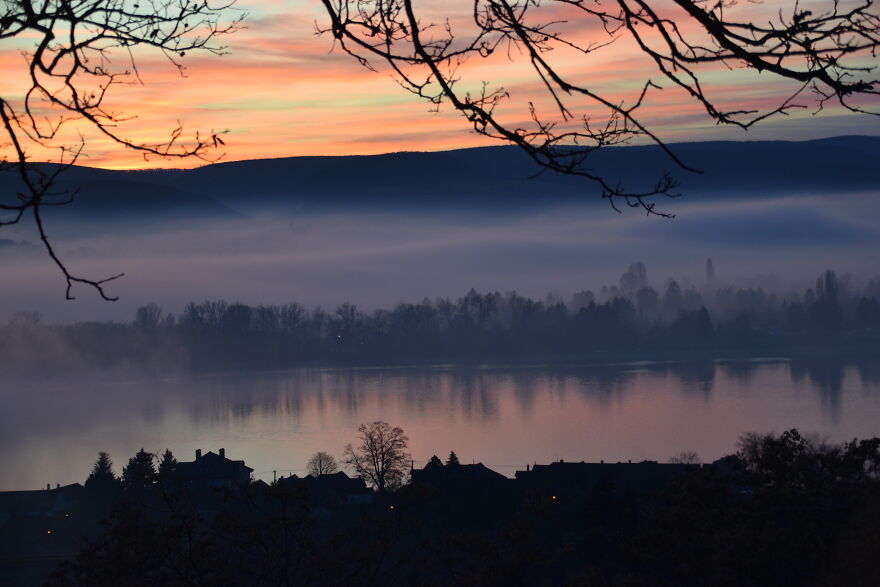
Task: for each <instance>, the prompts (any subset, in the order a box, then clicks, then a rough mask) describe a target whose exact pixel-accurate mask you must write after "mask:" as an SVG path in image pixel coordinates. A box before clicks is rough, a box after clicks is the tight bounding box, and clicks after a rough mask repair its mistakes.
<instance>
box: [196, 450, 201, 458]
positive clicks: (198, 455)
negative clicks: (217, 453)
mask: <svg viewBox="0 0 880 587" xmlns="http://www.w3.org/2000/svg"><path fill="white" fill-rule="evenodd" d="M200 458H202V449H200V448H197V449H196V460H199V459H200Z"/></svg>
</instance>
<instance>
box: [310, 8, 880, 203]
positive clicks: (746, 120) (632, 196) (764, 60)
mask: <svg viewBox="0 0 880 587" xmlns="http://www.w3.org/2000/svg"><path fill="white" fill-rule="evenodd" d="M321 1H322V3H323V5H324V8H325V9H326V11H327V14H328V16H329V18H330V25H329V27H324V28H322V27H318V32H319V33H329V34H331V35H332V36H333V38H334V40H335V43H336V44H337V45H338V47H339V48H340V49H341V50H342V51H344V52H346V53H348V54H349V55H351V56H352V57H354V58H355V59H356V60H357V61H358V62H359V63H361V64H362V65H364V66H365V67H368V68H370V69H374V70H375V69H377V66H376V65H374V63H373V62H374V61H378V62H384V63H385V65H386V66H388V67H389V68H390V70H391V72H392V73H393V74H394V76H395V80H396V81H397V83H398V84H400V85H401V86H402V87H403V88H404V89H406V90H407V91H409V92H412V93H413V94H415V95H417V96H419V97H420V98H423V99H425V100H426V101H428V102H429V103H430V104H431V105H432V108H434V109H437V108H439V107H440V106H441V105H442V104H450V105H451V106H452V107H453V108H454V109H455V110H457V111H459V112H460V113H462V114H463V115H464V116H465V118H466V119H467V120H468V122H469V123H470V125H471V128H472V129H473V130H474V131H475V132H476V133H478V134H481V135H484V136H487V137H490V138H495V139H499V140H503V141H507V142H509V143H512V144H515V145H518V146H519V147H521V148H522V149H523V150H524V151H525V152H526V153H527V154H528V155H529V156H530V157H531V158H532V159H533V160H534V161H536V162H537V163H538V164H539V165H541V166H542V167H543V168H545V169H549V170H552V171H556V172H559V173H564V174H569V175H575V176H580V177H584V178H585V179H587V180H589V181H591V182H593V183H594V184H596V185H598V186H599V188H600V190H601V195H602V197H604V198H607V199H608V200H609V201H610V202H611V204H612V206H615V209H616V205H615V202H624V203H625V204H626V205H628V206H630V207H637V208H641V209H642V210H644V211H645V212H647V213H648V214H655V215H660V216H670V214H667V213H664V212H660V211H658V210H657V209H656V208H655V204H656V203H655V201H654V200H655V198H656V197H657V196H666V197H675V196H676V195H677V194H676V193H675V192H674V190H675V188H676V186H677V183H676V181H674V180H673V179H672V177H671V176H670V175H669V173H668V172H664V173H663V174H662V175H661V176H660V177H659V178H658V180H657V181H656V183H655V185H653V186H651V187H648V188H647V189H642V190H633V189H630V188H629V187H627V186H624V185H623V184H622V183H621V181H620V180H619V179H611V178H607V177H605V176H604V175H603V174H601V173H599V172H597V171H595V170H593V169H592V168H590V167H589V166H588V163H589V157H590V155H591V154H593V153H594V152H595V151H596V150H598V149H601V148H603V147H607V146H612V145H619V144H623V143H627V142H629V141H631V140H632V139H636V138H641V139H647V140H649V141H651V142H653V143H654V144H656V145H658V146H659V147H660V148H661V149H663V151H665V152H666V154H667V155H668V156H669V158H670V160H671V162H672V163H673V164H674V165H675V166H676V167H678V168H680V169H683V170H686V171H690V172H699V171H698V170H696V169H692V168H691V167H689V166H688V165H687V164H686V163H685V162H683V161H681V160H680V159H679V158H678V157H676V155H675V154H674V153H673V152H672V151H671V150H670V149H669V148H668V147H667V146H666V145H665V144H664V142H663V140H662V139H661V138H660V137H659V136H658V135H657V134H655V133H654V132H653V131H652V130H651V129H650V126H649V125H648V124H646V123H645V122H643V121H642V119H641V118H640V113H641V109H642V107H643V106H644V105H645V103H646V101H647V97H648V94H649V92H651V91H652V90H658V89H661V86H660V85H659V83H658V82H657V81H655V80H654V79H650V78H649V79H645V80H644V81H643V82H642V84H641V91H640V92H639V93H638V95H637V96H636V97H635V98H634V99H633V98H630V99H629V100H626V99H620V98H618V97H610V96H606V95H605V94H604V93H600V92H599V91H597V90H594V89H593V88H592V85H598V84H599V82H601V81H602V80H599V79H596V80H587V82H583V81H579V80H574V79H572V78H571V77H570V76H569V77H567V76H566V75H564V74H562V73H561V70H560V69H559V68H558V66H557V65H556V64H554V63H553V62H552V61H551V57H552V51H553V50H554V49H559V48H564V49H566V50H574V51H576V52H577V53H578V54H580V55H581V56H582V57H583V58H586V57H588V56H590V55H591V54H593V53H595V52H597V51H599V50H602V49H604V48H606V47H608V46H609V45H612V44H614V43H615V42H617V41H618V40H620V39H621V38H624V37H629V38H630V39H631V40H632V41H634V42H635V44H636V46H637V47H638V48H639V49H640V50H641V51H642V53H643V54H644V56H645V57H646V58H647V59H649V60H650V62H653V63H654V65H655V66H656V68H657V70H658V71H659V73H660V74H661V77H662V78H665V79H667V80H669V81H670V82H672V84H673V85H674V86H677V87H679V88H681V89H683V90H684V91H685V92H686V93H687V95H689V96H690V97H691V98H692V99H694V100H696V101H697V102H698V103H699V104H701V105H702V106H703V108H704V109H705V111H706V113H707V114H708V116H709V117H710V118H712V119H714V120H715V121H716V122H717V123H719V124H728V125H735V126H738V127H740V128H744V129H747V128H750V127H751V126H753V125H754V124H756V123H758V122H760V121H763V120H765V119H767V118H769V117H771V116H774V115H777V114H783V115H784V114H788V113H789V112H791V111H792V110H794V109H797V108H804V107H806V105H805V104H803V103H801V102H800V101H799V100H800V99H801V98H803V96H804V94H805V93H807V91H808V90H811V91H812V93H813V95H814V97H815V105H816V107H817V108H818V109H821V108H822V107H824V105H825V104H826V103H827V102H829V101H831V100H835V101H837V102H838V103H839V104H840V105H841V106H843V107H844V108H846V109H848V110H850V111H853V112H865V110H864V109H863V108H861V107H859V106H857V105H855V104H854V103H852V102H851V100H850V99H851V98H853V97H855V96H861V97H865V96H876V95H877V94H878V93H880V87H878V86H880V82H878V80H877V79H876V78H873V77H871V75H872V74H873V70H874V68H875V67H874V65H870V66H865V65H863V64H860V63H862V62H863V61H864V60H865V59H867V60H871V61H873V60H876V56H877V49H878V46H880V16H878V13H877V10H876V7H875V5H874V2H873V0H857V1H856V2H847V3H844V2H842V1H841V0H827V1H825V2H824V3H823V5H822V11H821V12H818V11H815V10H816V9H815V8H814V9H813V11H811V10H807V9H804V8H802V7H801V5H800V3H799V2H795V3H794V4H793V5H789V6H787V7H786V8H787V10H782V11H780V12H779V14H778V16H777V17H776V18H775V19H771V20H770V21H768V22H766V23H764V22H760V23H759V22H751V21H747V20H746V21H744V20H736V19H735V18H734V17H731V16H729V15H730V13H735V12H736V7H737V2H736V0H711V1H709V0H671V1H670V2H667V3H662V2H656V1H652V0H610V1H607V2H602V1H601V0H474V1H473V3H472V11H471V16H470V19H469V22H468V23H467V24H460V26H459V27H458V29H456V30H453V27H452V25H451V24H450V22H449V21H446V22H435V21H426V20H424V19H422V18H420V16H419V15H418V14H417V13H416V9H415V7H414V6H413V2H412V0H321ZM845 4H846V6H848V7H846V8H845V7H844V5H845ZM815 5H816V3H811V6H815ZM542 8H545V9H547V10H542ZM554 9H566V10H567V11H568V13H569V14H571V15H572V17H573V18H574V19H576V24H577V25H578V27H579V28H578V30H582V31H595V32H594V33H591V34H593V37H594V38H592V39H590V40H588V41H581V40H579V39H578V38H575V35H573V34H572V33H570V32H566V30H567V29H568V30H569V31H570V30H571V28H572V27H571V23H567V22H566V21H564V20H560V18H559V16H558V15H559V10H554ZM668 14H672V16H669V15H668ZM564 25H569V26H568V27H566V26H564ZM596 25H598V26H596ZM462 28H464V29H466V30H465V34H462V33H461V29H462ZM501 50H506V51H507V54H508V56H510V57H511V58H514V55H520V56H522V58H523V59H525V60H527V63H528V65H529V67H530V68H531V70H532V72H533V74H534V76H535V78H536V80H537V81H539V82H540V86H542V87H543V88H544V90H545V91H546V96H547V97H548V98H549V100H550V102H551V103H552V104H553V105H554V106H555V109H556V110H557V111H558V120H547V119H545V118H543V117H541V116H539V115H538V108H537V107H536V106H535V103H534V99H531V98H530V99H529V100H528V110H529V118H530V119H529V121H528V123H527V124H525V125H521V123H520V122H513V123H511V122H508V121H507V120H505V119H503V117H502V116H501V115H500V114H499V112H498V110H497V107H498V105H499V104H500V103H501V102H502V101H503V100H505V99H507V98H509V97H510V94H509V93H508V92H507V91H506V90H504V89H503V88H500V87H499V88H496V89H490V87H489V84H488V83H487V82H485V81H484V82H483V84H482V88H483V89H482V91H480V92H479V93H476V94H474V93H471V92H468V91H463V90H461V89H460V87H461V84H460V83H459V82H460V81H461V77H460V76H461V72H462V69H463V66H464V64H465V63H466V62H467V61H468V60H470V59H487V58H490V57H491V56H492V55H493V54H495V53H496V52H498V51H501ZM860 59H861V60H862V61H859V60H860ZM719 64H721V65H724V66H726V67H728V68H730V69H735V68H748V69H751V70H754V71H757V72H766V73H769V74H772V75H773V76H775V77H777V78H784V79H787V80H792V81H793V82H796V83H797V84H799V85H798V88H797V89H796V90H795V91H794V92H793V93H791V94H788V95H785V96H783V97H782V98H780V100H779V101H778V103H777V104H776V105H775V106H773V107H771V108H769V109H766V110H763V111H758V110H725V109H723V108H720V107H718V106H717V105H716V101H715V98H714V97H713V96H710V95H709V92H708V91H707V89H706V88H705V87H704V86H703V85H702V84H701V82H700V76H701V74H702V71H703V70H702V69H701V67H703V66H709V67H716V68H717V66H718V65H719ZM586 71H589V70H588V69H587V70H586ZM591 81H592V82H595V83H594V84H591V83H589V82H591ZM584 101H585V102H586V104H587V105H589V106H591V107H592V108H594V109H596V108H598V109H599V111H601V112H603V113H604V114H603V122H601V123H600V124H596V123H595V122H592V121H591V120H590V118H588V117H587V116H585V115H581V116H577V115H575V113H574V104H573V103H576V104H582V103H583V102H584ZM574 123H577V126H575V124H574Z"/></svg>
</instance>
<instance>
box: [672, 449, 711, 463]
mask: <svg viewBox="0 0 880 587" xmlns="http://www.w3.org/2000/svg"><path fill="white" fill-rule="evenodd" d="M669 462H670V463H672V464H674V465H699V464H701V463H702V462H703V459H701V458H700V455H698V454H697V453H696V451H693V450H685V451H682V452H680V453H678V455H676V456H674V457H672V458H671V459H669Z"/></svg>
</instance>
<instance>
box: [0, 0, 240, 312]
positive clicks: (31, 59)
mask: <svg viewBox="0 0 880 587" xmlns="http://www.w3.org/2000/svg"><path fill="white" fill-rule="evenodd" d="M234 1H235V0H221V1H220V2H214V1H211V0H199V1H183V0H136V1H133V2H132V1H127V0H107V1H102V2H96V1H95V0H41V1H40V2H33V1H32V0H5V1H4V2H3V3H2V4H0V41H2V40H7V39H16V41H17V42H24V43H31V49H30V50H26V51H24V52H23V56H24V63H25V66H26V72H27V73H26V77H25V79H26V80H27V81H26V86H25V87H22V88H20V90H19V91H17V92H15V93H14V94H13V95H3V96H0V128H2V131H0V132H2V136H3V138H2V139H0V172H3V173H11V174H14V175H15V176H16V177H17V180H18V181H17V184H18V187H17V193H15V194H14V196H13V195H12V194H8V195H7V194H4V195H0V227H2V226H9V225H12V224H18V223H19V222H21V221H22V220H24V219H25V218H27V217H31V218H32V219H33V221H34V223H35V226H36V230H37V233H38V235H39V238H40V240H41V241H42V243H43V246H44V247H45V249H46V251H47V252H48V254H49V257H50V258H51V259H52V261H53V262H54V263H55V265H56V266H57V267H58V268H59V269H60V270H61V272H62V274H63V275H64V278H65V280H66V282H67V290H66V294H65V295H66V297H67V299H73V296H72V295H71V288H72V287H73V286H74V284H81V285H87V286H91V287H92V288H94V289H95V290H96V291H97V292H98V294H99V295H100V296H101V297H102V298H104V299H105V300H111V301H112V300H115V299H117V298H115V297H112V296H110V295H108V294H107V293H106V292H105V290H104V286H105V284H106V283H107V282H109V281H112V280H114V279H117V278H119V277H121V276H122V274H119V275H113V276H111V277H106V278H103V279H89V278H85V277H81V276H77V275H74V274H73V273H71V272H70V270H69V269H68V268H67V266H66V265H65V263H64V262H63V261H62V260H61V259H60V257H59V256H58V254H57V253H56V251H55V248H54V247H53V245H52V243H51V241H50V239H49V236H48V233H47V230H46V225H45V221H44V218H43V213H42V211H43V208H44V207H45V206H57V205H63V204H66V203H69V202H70V201H71V200H72V199H73V197H74V196H75V193H73V192H72V191H70V190H64V189H59V188H58V187H57V182H56V180H57V178H58V176H59V174H61V173H62V172H64V171H65V170H66V169H68V168H69V167H70V166H71V165H73V164H74V163H75V162H76V161H77V159H78V157H79V156H80V155H81V154H82V153H83V149H84V146H85V138H84V134H83V133H85V132H95V133H97V134H98V135H99V136H102V137H104V138H107V139H109V140H110V141H112V142H113V143H115V144H117V145H119V146H120V147H123V148H127V149H133V150H135V151H138V152H140V153H142V154H143V156H144V157H145V158H146V157H149V156H158V157H173V158H183V157H198V158H202V159H210V158H211V157H212V155H211V153H212V152H214V149H216V148H217V147H219V146H220V145H222V144H223V140H222V139H221V138H220V136H219V135H220V134H222V133H216V132H213V131H212V132H210V133H208V134H199V133H195V134H194V135H193V136H192V137H190V138H188V139H187V138H185V136H184V130H183V127H182V126H178V127H177V128H175V129H173V130H172V131H171V133H170V135H169V136H168V137H166V138H164V139H159V140H156V141H153V142H148V141H142V140H139V139H136V138H132V137H129V136H128V135H126V134H125V131H124V128H125V125H124V122H125V121H126V120H127V119H129V118H130V116H127V115H125V114H121V113H117V112H114V111H112V110H111V109H110V108H109V107H108V106H107V105H106V104H105V102H106V98H107V96H108V95H109V94H110V93H111V90H112V89H113V88H114V87H115V86H117V85H120V84H128V85H132V84H140V83H142V81H141V78H140V76H139V74H138V69H137V66H136V64H135V53H136V52H138V51H140V50H141V49H153V50H155V51H158V52H159V53H161V54H162V55H164V56H165V57H166V58H167V59H168V61H169V62H170V63H171V65H172V66H173V67H176V68H177V69H178V70H179V71H180V73H181V74H183V73H184V70H185V68H184V65H183V59H184V58H185V57H186V55H187V54H189V53H190V52H192V51H207V52H209V53H215V54H219V53H222V52H223V51H224V47H223V45H221V44H218V42H217V37H218V36H220V35H222V34H225V33H229V32H231V31H233V30H235V29H236V28H237V26H238V24H239V22H240V19H241V18H242V15H238V16H237V17H233V18H232V19H231V21H230V22H228V23H226V24H221V18H222V17H223V16H224V14H225V13H226V12H227V11H228V10H229V9H230V8H231V6H232V4H233V3H234ZM71 133H73V136H74V137H75V138H73V139H71ZM70 141H73V142H72V143H71V142H70ZM46 150H48V151H49V152H56V153H57V161H56V162H55V163H54V164H51V163H36V162H32V161H31V159H32V157H33V154H32V151H37V152H38V153H39V156H41V157H43V156H44V153H45V151H46Z"/></svg>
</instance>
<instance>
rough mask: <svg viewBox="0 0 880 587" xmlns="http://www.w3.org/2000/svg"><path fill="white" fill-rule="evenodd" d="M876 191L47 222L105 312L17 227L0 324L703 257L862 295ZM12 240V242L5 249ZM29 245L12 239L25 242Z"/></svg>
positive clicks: (570, 288) (553, 277)
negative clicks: (844, 280)
mask: <svg viewBox="0 0 880 587" xmlns="http://www.w3.org/2000/svg"><path fill="white" fill-rule="evenodd" d="M878 196H880V192H871V193H859V194H853V193H848V194H827V195H824V196H822V195H810V196H803V197H785V198H781V197H775V198H767V199H763V200H762V199H758V198H754V196H753V197H751V198H750V199H749V200H748V201H736V200H731V199H724V200H720V199H719V200H717V201H715V202H714V203H713V202H712V201H711V200H712V199H711V198H708V197H707V198H700V197H699V196H698V195H697V194H688V195H687V196H686V197H684V198H681V199H677V200H666V201H662V202H660V204H661V206H662V207H663V210H664V211H668V212H673V213H675V214H676V215H677V216H676V218H674V219H671V220H670V219H663V218H657V217H645V215H644V213H641V212H639V211H637V210H624V212H623V213H622V214H618V213H616V212H615V211H613V210H612V209H611V208H610V207H603V206H599V205H596V204H595V203H591V204H590V205H585V206H583V207H576V206H575V207H571V206H570V207H559V208H554V209H549V210H544V211H540V212H536V211H531V212H518V213H512V212H505V211H504V210H489V211H483V212H468V213H465V212H455V213H453V212H449V211H446V212H439V211H425V212H413V213H405V214H404V213H380V212H376V213H369V212H335V213H334V212H324V213H300V214H295V213H294V214H289V213H280V212H279V213H277V214H274V215H268V214H264V215H261V216H258V217H243V218H242V219H239V220H222V221H219V220H214V221H191V222H190V221H186V220H185V219H181V220H179V221H177V222H175V223H172V224H169V223H164V224H163V223H150V222H147V221H146V219H139V220H138V221H134V222H130V223H121V222H118V221H109V220H107V221H101V222H95V223H94V224H88V223H83V222H78V221H77V222H73V221H69V220H64V221H61V220H57V221H52V220H51V219H50V223H49V225H48V230H49V231H50V234H51V235H54V237H55V244H56V247H57V249H58V252H59V253H60V255H61V257H62V258H63V259H64V260H65V261H66V262H67V263H68V265H69V267H70V269H71V271H72V272H74V273H75V274H77V275H83V276H86V277H89V278H102V277H106V276H109V275H113V274H115V273H120V272H124V273H125V274H126V275H125V277H123V278H122V279H120V280H118V281H116V282H113V283H111V284H108V286H107V289H108V293H110V294H111V295H118V296H120V298H121V299H120V301H118V302H116V303H107V302H102V301H100V300H99V299H98V297H97V296H96V294H95V293H94V292H93V291H91V290H90V289H88V288H85V287H76V288H75V289H74V291H73V293H74V295H76V296H77V301H75V302H70V301H65V300H64V281H63V278H62V276H61V274H60V273H59V272H58V270H57V269H56V268H55V267H54V266H53V265H52V264H51V262H50V260H49V258H48V257H47V256H46V254H45V252H44V251H43V250H42V249H41V248H40V247H39V246H38V241H37V239H36V238H35V235H34V234H33V232H32V231H30V227H29V226H27V225H24V226H18V227H14V228H11V229H7V228H4V229H3V230H2V231H0V239H4V240H2V242H0V265H2V267H3V271H2V286H0V290H2V296H0V321H2V322H5V321H6V320H7V319H8V318H9V316H10V315H11V314H12V313H14V312H16V311H20V310H34V311H38V312H40V313H41V314H42V315H43V318H44V321H46V322H62V323H63V322H72V321H78V320H94V319H112V320H120V321H128V320H130V319H131V318H132V317H133V314H134V310H135V308H137V307H138V306H141V305H144V304H146V303H148V302H156V303H158V304H159V305H160V306H162V307H163V308H164V309H165V310H167V311H172V312H175V313H176V312H179V311H180V310H181V309H182V307H183V305H184V304H185V303H186V302H188V301H190V300H202V299H208V298H210V299H217V298H225V299H227V300H230V301H232V300H239V301H242V302H244V303H249V304H257V303H286V302H290V301H296V302H299V303H301V304H304V305H306V306H316V305H321V306H323V307H325V308H333V307H335V306H336V305H338V304H340V303H342V302H345V301H350V302H353V303H356V304H358V306H359V307H360V308H362V309H365V310H369V309H372V308H376V307H388V306H391V305H392V304H394V303H395V302H397V301H399V300H405V301H419V300H421V299H422V298H424V297H429V298H435V297H438V296H441V297H446V296H450V297H457V296H460V295H462V294H464V293H465V292H466V291H467V290H468V289H470V288H472V287H473V288H476V289H477V290H480V291H490V290H491V291H495V290H497V291H501V292H506V291H510V290H516V291H518V292H520V293H521V294H524V295H528V296H532V297H543V296H544V295H545V294H547V293H548V292H557V293H559V294H562V295H563V296H568V295H570V294H571V293H573V292H575V291H578V290H582V289H594V290H596V289H598V288H599V287H601V286H602V285H603V284H614V283H617V280H618V278H619V277H620V274H621V273H622V272H623V271H624V270H625V269H626V267H627V266H628V264H629V263H631V262H633V261H642V262H644V263H645V264H646V265H647V268H648V277H649V281H650V282H651V283H652V284H653V285H654V286H655V287H659V286H662V285H663V283H664V281H665V280H666V279H667V278H668V277H674V278H675V279H677V280H678V281H679V283H683V284H687V283H696V284H701V283H702V280H703V271H704V267H705V262H706V259H707V258H710V257H711V258H712V259H713V261H714V264H715V268H716V274H717V279H718V281H719V282H720V283H736V284H738V285H752V286H758V285H760V286H762V287H764V288H766V289H771V290H774V291H780V292H786V291H789V290H790V289H791V288H792V287H803V286H805V285H807V284H809V283H812V282H813V281H814V280H815V278H816V277H817V276H818V275H819V274H820V273H821V272H822V271H824V270H825V269H828V268H831V269H835V270H836V271H838V272H839V273H846V272H849V273H851V274H852V275H853V278H854V280H855V282H856V283H857V284H858V283H859V282H860V281H861V280H863V279H868V278H870V277H873V276H874V275H875V274H876V273H877V269H878V267H880V246H878V245H880V200H878ZM10 241H15V242H14V243H13V242H10ZM23 242H24V243H26V244H21V243H23Z"/></svg>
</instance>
